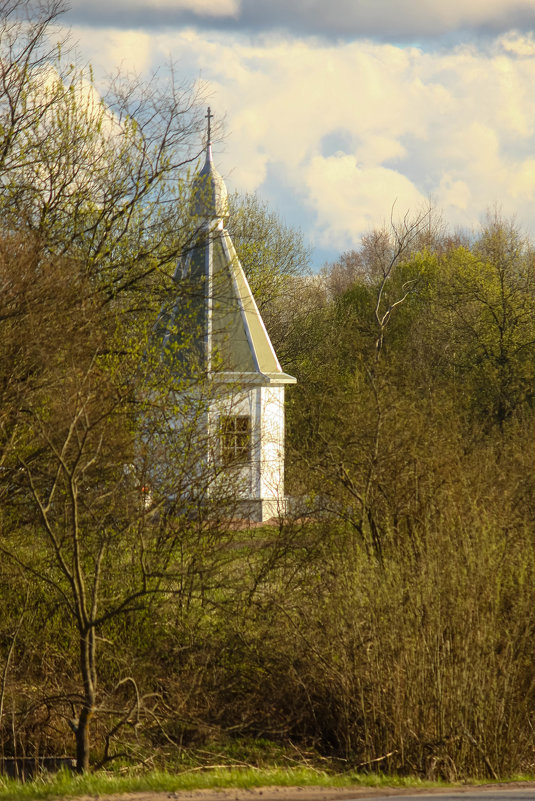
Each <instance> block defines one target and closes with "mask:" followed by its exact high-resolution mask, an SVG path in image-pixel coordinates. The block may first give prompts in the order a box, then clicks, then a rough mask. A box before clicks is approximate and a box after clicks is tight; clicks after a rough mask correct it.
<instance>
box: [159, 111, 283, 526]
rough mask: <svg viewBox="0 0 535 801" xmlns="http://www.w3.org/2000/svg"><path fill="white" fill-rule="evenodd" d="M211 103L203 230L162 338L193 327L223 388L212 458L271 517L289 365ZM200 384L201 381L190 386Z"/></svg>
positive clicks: (196, 199) (216, 405)
mask: <svg viewBox="0 0 535 801" xmlns="http://www.w3.org/2000/svg"><path fill="white" fill-rule="evenodd" d="M211 117H212V115H211V113H210V109H208V114H207V120H208V126H207V127H208V131H207V143H206V149H205V160H204V166H203V167H202V169H201V170H200V171H199V172H198V173H197V175H196V176H195V178H194V180H193V184H192V194H191V214H192V219H193V221H194V229H195V234H194V235H193V237H192V239H191V243H190V244H189V245H188V247H187V248H186V249H185V250H184V252H183V253H182V256H181V259H180V261H179V263H178V266H177V269H176V272H175V276H174V282H175V285H176V287H177V297H176V300H175V302H174V303H173V304H172V305H171V307H170V308H169V311H168V312H167V313H166V315H165V330H164V332H163V346H164V348H167V350H168V351H169V345H170V342H171V340H172V338H173V337H176V336H177V335H178V334H179V333H180V331H181V330H183V329H184V327H185V322H184V321H185V319H186V316H185V308H186V307H187V320H188V322H187V327H188V328H189V329H190V330H191V331H192V332H193V334H192V336H191V345H190V351H191V352H195V355H196V357H197V358H196V361H197V363H199V364H201V365H202V367H203V372H204V374H205V375H206V377H207V380H208V382H209V383H210V385H211V386H212V387H215V391H214V392H213V395H212V396H211V398H210V402H209V406H208V410H207V414H206V415H205V417H204V421H205V423H204V424H205V426H206V429H207V433H208V437H207V440H206V441H207V442H208V443H209V448H207V455H206V458H207V459H209V460H212V462H213V465H214V469H215V470H216V471H217V472H218V474H219V482H220V483H221V481H226V482H227V483H228V485H229V486H232V488H233V491H234V492H235V494H236V514H237V516H238V517H240V518H242V519H246V520H250V521H255V522H263V521H265V520H268V519H270V518H272V517H275V516H280V515H281V514H284V512H285V503H286V501H285V495H284V390H285V387H286V385H287V384H294V383H296V379H295V378H293V377H292V376H291V375H288V374H287V373H285V372H283V370H282V368H281V366H280V364H279V361H278V359H277V355H276V353H275V351H274V349H273V345H272V343H271V340H270V338H269V335H268V333H267V331H266V328H265V326H264V323H263V320H262V317H261V315H260V312H259V310H258V307H257V304H256V302H255V299H254V297H253V295H252V292H251V289H250V287H249V284H248V281H247V278H246V276H245V273H244V270H243V268H242V265H241V264H240V261H239V258H238V256H237V254H236V250H235V248H234V245H233V242H232V239H231V236H230V234H229V232H228V230H227V223H228V217H229V207H228V196H227V189H226V186H225V183H224V181H223V178H222V177H221V175H220V174H219V173H218V171H217V170H216V168H215V166H214V161H213V155H212V143H211V127H210V121H211ZM192 391H195V390H194V389H192Z"/></svg>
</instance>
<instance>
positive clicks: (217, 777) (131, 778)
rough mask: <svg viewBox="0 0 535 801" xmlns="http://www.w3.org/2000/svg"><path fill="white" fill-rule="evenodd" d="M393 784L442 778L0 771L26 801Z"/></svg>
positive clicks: (8, 800) (306, 771)
mask: <svg viewBox="0 0 535 801" xmlns="http://www.w3.org/2000/svg"><path fill="white" fill-rule="evenodd" d="M356 785H361V786H373V787H378V786H385V787H386V786H389V787H433V786H438V783H437V782H424V781H421V780H420V779H417V778H414V777H412V778H411V777H399V776H398V777H396V776H382V775H380V774H373V775H363V774H357V773H347V774H342V775H340V774H339V775H332V774H328V773H325V772H323V771H318V770H314V769H313V768H305V767H303V768H300V767H296V768H272V769H255V768H215V769H202V770H196V769H192V770H187V771H184V772H181V773H163V772H156V771H154V772H151V773H144V774H139V775H126V776H125V775H122V776H114V775H111V774H109V773H104V772H101V773H89V774H87V775H85V776H73V775H72V774H71V773H69V772H68V771H62V772H60V773H57V774H56V775H55V776H43V777H41V778H38V779H35V780H33V781H31V782H26V783H22V782H19V781H15V780H13V779H7V778H5V777H0V801H4V800H5V801H19V799H20V801H22V799H32V801H37V799H41V798H50V799H53V798H76V797H77V796H81V795H92V796H97V797H98V796H99V795H109V794H113V793H131V792H143V791H145V792H147V791H156V792H158V791H160V792H177V791H180V790H203V789H218V788H221V789H224V788H229V787H236V788H244V789H245V788H248V787H269V786H272V787H273V786H281V787H292V786H308V787H310V786H319V787H351V786H356Z"/></svg>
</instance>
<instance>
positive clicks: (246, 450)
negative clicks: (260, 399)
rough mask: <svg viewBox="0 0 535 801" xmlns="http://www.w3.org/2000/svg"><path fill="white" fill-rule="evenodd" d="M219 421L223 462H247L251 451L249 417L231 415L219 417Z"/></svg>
mask: <svg viewBox="0 0 535 801" xmlns="http://www.w3.org/2000/svg"><path fill="white" fill-rule="evenodd" d="M219 423H220V431H221V434H220V438H221V439H220V442H221V460H222V462H223V464H236V463H240V462H247V461H248V459H249V455H250V452H251V418H250V417H248V416H245V415H233V416H229V417H221V418H220V419H219Z"/></svg>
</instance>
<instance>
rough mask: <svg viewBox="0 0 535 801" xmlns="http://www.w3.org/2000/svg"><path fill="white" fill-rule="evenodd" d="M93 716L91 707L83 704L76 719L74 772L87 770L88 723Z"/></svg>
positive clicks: (88, 748)
mask: <svg viewBox="0 0 535 801" xmlns="http://www.w3.org/2000/svg"><path fill="white" fill-rule="evenodd" d="M92 717H93V710H92V708H90V707H88V706H87V705H84V706H83V708H82V711H81V712H80V717H79V719H78V728H77V730H76V772H77V773H85V772H86V771H88V770H89V753H90V739H89V723H90V721H91V718H92Z"/></svg>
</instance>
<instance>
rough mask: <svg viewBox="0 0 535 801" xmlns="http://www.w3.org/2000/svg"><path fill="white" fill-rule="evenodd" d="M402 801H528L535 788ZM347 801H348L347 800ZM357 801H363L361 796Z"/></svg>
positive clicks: (382, 798) (387, 799) (387, 800)
mask: <svg viewBox="0 0 535 801" xmlns="http://www.w3.org/2000/svg"><path fill="white" fill-rule="evenodd" d="M392 798H393V796H392V795H374V796H373V801H392ZM399 798H400V801H528V799H529V800H531V799H535V787H513V788H507V789H503V788H492V789H488V788H485V789H477V788H472V787H471V788H464V787H463V788H462V789H459V790H446V791H445V792H442V791H440V792H435V793H429V794H428V793H415V794H414V795H405V793H404V794H403V795H402V796H399ZM346 801H347V800H346ZM355 801H363V796H359V797H358V798H356V799H355Z"/></svg>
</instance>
